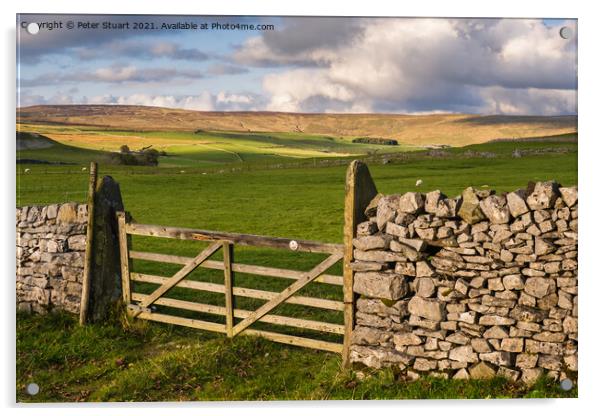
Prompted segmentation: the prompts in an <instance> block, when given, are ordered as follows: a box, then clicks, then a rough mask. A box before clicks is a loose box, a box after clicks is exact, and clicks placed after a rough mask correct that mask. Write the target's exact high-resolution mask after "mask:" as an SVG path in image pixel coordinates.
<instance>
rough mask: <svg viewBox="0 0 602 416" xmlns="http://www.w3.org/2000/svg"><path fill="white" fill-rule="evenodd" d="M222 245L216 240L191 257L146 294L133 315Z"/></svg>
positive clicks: (138, 313)
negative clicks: (152, 290)
mask: <svg viewBox="0 0 602 416" xmlns="http://www.w3.org/2000/svg"><path fill="white" fill-rule="evenodd" d="M222 245H223V242H222V241H218V242H216V243H213V244H212V245H210V246H209V247H207V248H206V249H205V250H203V251H201V252H200V253H199V254H198V256H196V257H195V258H194V259H192V260H191V261H190V262H189V263H187V264H186V265H185V266H184V267H182V268H181V269H180V270H179V271H178V272H177V273H176V274H174V275H173V276H172V277H170V278H169V280H167V281H166V282H165V283H163V284H162V285H161V286H159V287H158V288H157V289H155V291H154V292H153V293H151V294H150V295H148V296H147V297H146V299H144V300H143V301H142V302H140V304H139V305H138V307H139V308H140V309H139V310H135V311H134V314H133V317H134V318H135V317H136V316H138V315H140V314H141V313H142V312H144V311H145V310H146V309H148V307H149V306H150V305H152V304H153V303H154V302H155V301H156V300H157V299H159V298H160V297H161V296H163V295H164V294H165V293H167V292H168V291H169V290H170V289H171V288H173V287H174V286H175V285H177V284H178V283H180V282H181V281H182V280H184V278H185V277H186V276H188V275H189V274H190V273H192V272H193V271H194V270H195V269H196V268H197V267H199V266H200V265H201V263H203V262H204V261H205V260H207V259H208V258H209V257H211V255H212V254H213V253H215V252H216V251H217V250H219V249H220V248H221V247H222Z"/></svg>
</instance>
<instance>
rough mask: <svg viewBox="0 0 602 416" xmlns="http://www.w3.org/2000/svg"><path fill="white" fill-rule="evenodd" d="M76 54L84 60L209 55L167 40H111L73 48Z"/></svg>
mask: <svg viewBox="0 0 602 416" xmlns="http://www.w3.org/2000/svg"><path fill="white" fill-rule="evenodd" d="M73 50H74V52H75V56H77V57H79V58H80V59H83V60H91V59H99V58H100V59H106V58H107V56H110V57H111V58H118V57H128V58H138V59H145V60H151V59H155V58H168V59H173V60H187V61H205V60H207V59H209V55H208V54H206V53H204V52H202V51H200V50H199V49H195V48H182V47H181V46H179V45H178V44H177V43H175V42H167V41H157V40H155V41H144V42H143V41H140V40H137V41H136V40H131V41H111V42H107V43H105V44H103V45H100V47H89V46H85V47H76V48H73Z"/></svg>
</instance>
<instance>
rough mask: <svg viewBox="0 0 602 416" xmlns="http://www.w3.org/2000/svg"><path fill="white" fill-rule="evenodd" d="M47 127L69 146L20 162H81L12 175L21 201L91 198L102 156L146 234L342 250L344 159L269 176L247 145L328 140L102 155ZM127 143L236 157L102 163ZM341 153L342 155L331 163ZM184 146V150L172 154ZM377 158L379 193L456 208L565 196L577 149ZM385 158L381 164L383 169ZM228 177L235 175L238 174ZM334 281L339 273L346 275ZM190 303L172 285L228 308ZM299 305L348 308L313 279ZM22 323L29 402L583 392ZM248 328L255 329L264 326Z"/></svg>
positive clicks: (110, 327)
mask: <svg viewBox="0 0 602 416" xmlns="http://www.w3.org/2000/svg"><path fill="white" fill-rule="evenodd" d="M38 127H39V126H38ZM44 128H46V129H47V130H45V131H44V135H46V136H47V137H49V138H51V139H52V140H55V141H57V142H60V143H58V144H55V145H53V146H51V147H46V148H37V149H26V150H21V151H19V152H18V156H19V157H20V158H23V159H35V160H48V161H55V162H69V163H73V164H70V165H42V164H26V163H25V164H23V163H21V164H18V165H17V205H30V204H46V203H54V202H61V201H69V200H75V201H84V200H85V190H86V187H87V179H88V177H87V171H83V170H82V168H83V167H85V166H86V163H87V162H89V161H90V160H94V159H98V160H99V162H100V163H101V164H100V168H99V170H100V175H101V176H102V175H111V176H112V177H113V178H114V179H116V180H117V181H118V182H119V184H120V186H121V192H122V194H123V199H124V204H125V206H126V209H127V210H128V211H130V212H131V214H132V215H133V217H134V219H135V221H137V222H140V223H149V224H160V225H171V226H181V227H190V228H202V229H208V230H219V231H230V232H241V233H252V234H261V235H272V236H282V237H291V238H298V239H311V240H318V241H324V242H336V243H340V242H342V226H343V215H342V214H343V197H344V179H345V170H346V166H345V164H346V162H347V159H349V160H350V159H352V158H351V157H346V158H344V160H343V162H344V163H342V164H341V165H340V166H325V167H321V166H320V165H319V164H318V165H313V164H312V163H311V159H310V163H308V164H307V166H306V167H303V168H299V167H289V168H285V167H286V166H287V164H286V163H285V162H286V160H289V159H292V158H293V157H292V156H290V155H285V154H284V153H277V154H276V153H274V154H273V156H270V158H273V159H271V160H270V161H271V162H273V161H277V162H278V163H282V165H281V167H282V168H275V167H274V165H273V163H267V164H266V163H264V162H265V160H260V161H258V160H257V159H258V158H255V159H254V156H253V155H255V156H256V155H257V153H253V152H252V151H250V150H247V151H245V150H244V149H245V146H247V145H248V146H250V147H249V148H248V149H257V148H258V146H264V145H265V146H280V148H287V146H288V144H289V143H291V142H296V143H297V147H295V146H294V145H292V146H291V147H290V148H288V150H287V151H289V152H297V151H303V152H310V153H307V154H305V155H304V156H299V154H296V155H295V156H294V157H295V158H297V157H302V158H303V157H307V156H308V155H309V154H311V152H315V151H316V150H315V149H322V147H323V148H324V149H326V148H327V144H328V143H330V142H331V141H330V140H328V139H327V138H325V137H323V136H316V137H314V136H312V137H307V136H303V135H300V134H296V133H279V134H272V133H270V134H267V135H266V134H264V133H262V134H246V133H245V134H241V133H228V134H229V135H231V136H225V135H226V133H224V132H221V133H219V134H216V133H202V134H199V135H195V134H194V133H190V132H170V133H169V134H166V133H161V132H157V131H146V132H143V133H142V132H127V131H118V130H111V134H114V135H115V136H117V138H116V139H115V141H114V142H109V141H107V142H106V144H103V146H106V149H103V147H102V146H100V145H99V144H98V143H100V142H98V141H95V137H96V136H97V135H99V136H102V137H107V131H99V130H98V128H97V127H85V128H82V129H81V130H82V131H81V132H74V130H73V129H74V127H73V126H45V127H44ZM61 134H64V135H65V137H68V136H72V135H76V134H78V135H80V136H78V137H80V138H81V137H86V139H85V140H84V141H83V142H81V141H78V142H77V143H75V142H73V143H70V142H69V141H68V139H61V140H59V139H58V137H59V136H60V135H61ZM132 136H135V137H139V138H140V139H139V140H141V142H140V145H141V146H142V145H145V144H144V143H150V142H152V143H155V144H156V143H158V142H157V140H158V139H160V138H165V137H168V136H169V140H173V141H174V142H178V143H179V142H180V141H181V142H182V143H184V144H185V143H188V141H191V142H195V141H208V142H209V141H212V142H211V143H213V144H212V145H211V146H215V142H220V141H227V142H228V143H229V145H230V146H234V147H231V148H227V147H226V146H225V145H224V143H221V144H219V147H220V149H221V150H219V151H216V152H214V150H215V149H213V150H211V151H209V150H207V149H205V148H203V149H202V150H199V149H196V148H195V150H194V151H191V150H189V149H188V147H187V146H186V145H182V146H181V147H179V145H178V146H175V145H174V146H173V147H166V149H169V150H167V152H168V154H173V156H169V157H173V160H171V159H169V157H168V158H167V160H165V161H162V162H161V163H160V165H159V167H126V166H118V165H108V164H106V163H103V160H105V159H103V157H106V150H114V147H113V146H117V147H118V146H119V145H120V144H121V140H123V138H126V137H132ZM72 138H73V137H72ZM226 139H229V140H226ZM136 140H138V139H136ZM145 140H148V141H149V142H146V141H145ZM102 143H105V142H104V141H103V142H102ZM109 143H110V144H109ZM74 144H77V145H78V146H83V147H77V146H74ZM344 145H346V144H345V143H342V144H341V143H339V144H338V145H337V146H336V148H337V149H338V150H337V152H340V149H341V148H344ZM166 146H168V145H167V144H166ZM354 146H355V145H354ZM193 147H194V146H193ZM197 147H203V146H197ZM381 147H388V146H381ZM222 148H223V149H222ZM176 149H186V150H185V151H183V152H182V153H178V151H177V150H176ZM225 149H230V150H232V149H236V150H232V151H233V152H235V153H237V154H238V155H239V157H240V158H241V159H242V161H241V160H238V161H233V160H232V158H231V157H230V156H226V154H227V153H228V152H223V151H222V150H225ZM254 151H255V150H254ZM278 152H280V150H278ZM379 153H380V152H379ZM337 154H338V153H337ZM263 156H265V155H263ZM519 156H520V157H519ZM214 157H215V159H213V160H212V158H214ZM310 157H311V156H310ZM328 157H329V158H330V156H328ZM184 159H189V162H190V163H189V164H188V165H185V164H183V160H184ZM259 159H261V158H259ZM319 160H320V161H322V160H326V158H320V159H319ZM332 160H335V161H340V160H341V158H335V157H333V158H332ZM368 160H369V161H370V162H369V167H370V170H371V173H372V176H373V178H374V180H375V183H376V185H377V187H378V190H379V191H380V192H382V193H403V192H406V191H410V190H415V189H416V186H415V183H416V180H417V179H422V181H423V184H422V186H421V187H420V188H419V189H420V190H421V191H424V192H427V191H430V190H433V189H440V190H442V191H443V192H445V193H446V194H448V195H449V196H455V195H458V194H459V193H460V192H461V191H462V189H464V188H465V187H467V186H475V187H478V188H490V189H496V190H497V191H498V192H504V191H511V190H515V189H517V188H520V187H525V186H526V184H527V182H528V181H531V180H533V181H537V180H547V179H556V180H557V181H558V182H560V183H562V184H563V185H566V186H570V185H575V184H576V183H577V140H576V136H575V135H571V134H569V135H565V136H557V137H555V138H554V139H553V140H550V141H548V140H543V139H542V140H533V141H520V142H512V141H502V142H495V143H483V144H476V145H470V146H465V147H457V148H449V149H445V150H440V151H437V152H435V153H433V152H427V151H420V150H419V151H414V152H409V153H408V152H399V153H394V154H387V155H385V154H384V153H383V154H380V155H379V156H378V157H374V156H371V157H370V158H368ZM383 160H387V161H388V163H386V164H383V163H382V161H383ZM184 166H186V167H185V170H183V167H184ZM277 166H280V165H277ZM209 167H213V169H209ZM233 167H236V169H234V171H233V169H232V168H233ZM133 247H134V249H136V250H141V251H150V252H158V253H167V254H177V255H186V256H194V255H196V254H197V253H198V252H199V251H200V249H201V248H202V247H203V244H202V243H200V242H184V241H174V240H165V239H159V238H142V237H140V238H134V239H133ZM235 256H236V259H237V261H241V262H244V263H248V264H258V265H266V266H272V267H283V268H292V269H297V270H308V269H309V268H311V267H312V266H314V265H315V264H316V263H317V261H319V260H320V259H321V258H323V257H324V256H319V255H314V254H306V255H303V254H298V253H289V252H285V253H282V251H279V252H276V251H273V250H260V249H238V248H237V251H236V253H235ZM217 258H219V256H218V257H217ZM177 269H178V266H174V265H168V264H162V263H153V262H145V261H135V262H134V271H138V272H143V273H150V274H156V275H164V276H169V275H171V274H173V273H174V272H175V271H177ZM333 272H339V273H340V268H339V269H338V270H333ZM191 279H194V280H203V281H210V282H221V281H222V280H223V275H222V274H221V273H219V272H217V271H208V270H205V269H203V270H201V271H195V272H194V273H193V274H192V276H191ZM236 283H237V285H238V286H244V287H249V288H257V289H263V290H273V291H279V290H282V289H283V288H284V287H286V286H287V285H288V284H290V282H289V281H282V279H275V278H257V277H253V276H248V275H243V274H237V275H236ZM152 288H153V285H148V284H146V285H143V284H137V285H135V290H136V291H140V292H144V293H148V291H150V290H151V289H152ZM190 292H191V291H189V290H186V289H175V290H173V291H172V292H170V294H169V296H170V297H174V298H180V299H186V300H196V301H201V302H204V303H210V304H215V305H223V299H222V297H223V296H220V295H217V294H209V293H190ZM301 294H304V295H315V296H320V297H324V298H330V299H341V298H342V295H341V290H340V288H338V287H335V286H331V285H326V284H321V283H312V284H311V285H309V286H308V287H307V288H305V289H303V291H302V292H301ZM236 302H237V307H241V308H246V309H250V310H253V309H256V308H257V307H258V306H260V305H261V302H260V301H256V300H253V299H247V298H241V297H237V299H236ZM164 310H165V311H166V312H169V313H173V311H170V310H169V309H166V308H164ZM274 313H277V314H282V315H289V316H296V317H304V318H308V319H319V320H324V321H328V322H335V323H340V322H342V317H341V316H340V313H338V312H330V311H322V310H317V309H312V308H304V307H300V306H297V305H283V306H280V307H279V308H278V309H277V310H276V311H275V312H274ZM180 314H181V315H182V316H190V317H193V316H195V317H199V318H200V319H205V320H214V321H215V322H221V321H220V318H216V317H215V316H209V315H208V316H205V315H202V314H198V313H192V312H190V313H180ZM17 325H18V328H17V334H18V340H17V354H18V357H17V391H18V399H19V400H22V401H29V400H36V401H37V400H40V401H73V400H117V401H122V400H126V401H127V400H252V399H258V400H261V399H266V400H268V399H325V398H357V399H359V398H371V399H378V398H418V397H425V398H426V397H428V398H449V397H453V398H460V397H465V398H472V397H548V396H553V397H564V396H565V395H570V396H575V395H576V394H577V393H576V390H574V391H571V392H568V393H564V392H561V391H560V390H558V389H557V387H556V385H554V384H553V383H549V382H546V381H545V380H542V381H540V382H539V383H538V384H537V385H536V386H534V387H533V388H525V387H521V386H518V385H515V384H512V383H506V382H504V381H502V380H494V381H491V382H470V383H464V382H462V383H457V382H452V381H443V380H432V379H427V380H424V381H420V382H418V383H405V382H403V381H400V380H398V377H397V375H396V374H394V373H393V372H391V371H381V372H375V374H374V375H373V376H372V377H369V378H368V379H366V380H364V381H360V380H358V379H357V378H356V376H355V375H354V373H353V372H350V371H342V370H340V369H339V365H340V358H339V357H338V356H337V355H335V354H330V353H322V352H315V351H312V350H308V349H300V348H295V347H284V346H281V345H278V344H273V343H270V342H267V341H263V340H259V339H254V338H247V337H239V338H235V339H234V340H227V339H224V337H223V336H221V335H214V334H210V333H206V332H202V331H198V330H187V329H183V328H174V327H170V326H167V325H162V324H153V323H142V322H136V323H133V324H132V323H129V324H127V323H125V324H124V323H123V322H122V323H119V322H118V321H117V320H113V321H111V322H109V323H106V324H104V325H98V324H97V325H93V326H90V327H87V328H79V327H78V326H77V325H76V324H75V321H74V319H73V318H72V317H68V316H65V315H62V314H58V315H54V314H53V315H50V316H47V317H24V316H19V317H18V324H17ZM254 327H256V328H258V329H261V328H262V327H267V324H258V325H254ZM275 329H276V330H278V331H280V332H285V333H293V334H296V335H311V336H314V337H316V338H320V339H325V340H335V341H340V337H339V336H332V335H316V334H315V333H311V331H299V330H293V329H283V328H278V327H275V326H271V328H270V330H275ZM36 343H37V344H36ZM207 357H210V358H207ZM275 363H278V365H274V364H275ZM32 381H35V382H37V383H38V384H40V385H41V387H42V390H41V393H40V395H39V396H36V397H33V398H32V397H29V396H27V395H26V394H25V393H24V392H23V388H24V386H25V385H26V384H27V383H29V382H32Z"/></svg>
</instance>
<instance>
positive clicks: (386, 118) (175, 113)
mask: <svg viewBox="0 0 602 416" xmlns="http://www.w3.org/2000/svg"><path fill="white" fill-rule="evenodd" d="M17 122H18V123H27V124H63V125H80V126H94V127H105V128H113V129H116V128H117V129H124V130H139V131H150V130H171V131H198V130H203V131H229V132H295V133H307V134H321V135H330V136H337V137H374V138H383V137H384V138H390V139H396V140H398V141H399V143H404V144H412V145H419V146H425V145H434V144H447V145H453V146H461V145H467V144H475V143H482V142H486V141H489V140H495V139H498V138H525V137H534V136H549V135H558V134H567V133H575V132H576V131H577V117H576V116H557V117H544V116H478V115H467V114H434V115H402V114H300V113H277V112H211V111H210V112H207V111H192V110H179V109H171V108H161V107H144V106H117V105H51V106H33V107H24V108H21V109H18V110H17Z"/></svg>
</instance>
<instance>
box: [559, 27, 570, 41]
mask: <svg viewBox="0 0 602 416" xmlns="http://www.w3.org/2000/svg"><path fill="white" fill-rule="evenodd" d="M560 37H561V38H562V39H570V38H572V37H573V29H571V28H570V27H568V26H563V27H561V28H560Z"/></svg>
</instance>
